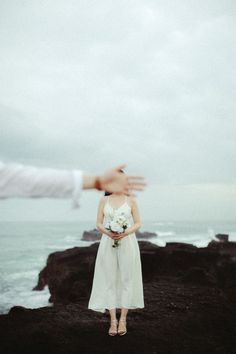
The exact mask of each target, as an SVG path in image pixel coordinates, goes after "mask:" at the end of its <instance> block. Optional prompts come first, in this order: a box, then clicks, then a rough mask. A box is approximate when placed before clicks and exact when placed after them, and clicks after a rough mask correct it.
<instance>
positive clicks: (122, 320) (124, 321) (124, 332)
mask: <svg viewBox="0 0 236 354" xmlns="http://www.w3.org/2000/svg"><path fill="white" fill-rule="evenodd" d="M119 322H123V323H124V325H125V330H123V329H122V330H118V332H117V333H118V334H119V335H120V336H123V335H124V334H126V333H127V329H126V320H124V319H122V318H121V319H120V321H119Z"/></svg>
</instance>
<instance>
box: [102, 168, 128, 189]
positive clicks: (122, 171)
mask: <svg viewBox="0 0 236 354" xmlns="http://www.w3.org/2000/svg"><path fill="white" fill-rule="evenodd" d="M119 171H120V172H122V173H125V172H124V171H123V170H119ZM111 194H112V193H110V192H107V191H105V193H104V195H111Z"/></svg>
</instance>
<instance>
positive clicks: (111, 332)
mask: <svg viewBox="0 0 236 354" xmlns="http://www.w3.org/2000/svg"><path fill="white" fill-rule="evenodd" d="M113 323H115V324H116V331H111V326H112V324H113ZM117 324H118V321H117V320H111V326H110V328H109V331H108V334H109V336H113V337H114V336H115V335H116V334H117Z"/></svg>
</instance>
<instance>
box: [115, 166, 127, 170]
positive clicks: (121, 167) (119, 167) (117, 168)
mask: <svg viewBox="0 0 236 354" xmlns="http://www.w3.org/2000/svg"><path fill="white" fill-rule="evenodd" d="M125 166H126V164H123V165H119V166H117V167H116V168H115V169H116V170H117V171H118V170H122V169H123V168H125Z"/></svg>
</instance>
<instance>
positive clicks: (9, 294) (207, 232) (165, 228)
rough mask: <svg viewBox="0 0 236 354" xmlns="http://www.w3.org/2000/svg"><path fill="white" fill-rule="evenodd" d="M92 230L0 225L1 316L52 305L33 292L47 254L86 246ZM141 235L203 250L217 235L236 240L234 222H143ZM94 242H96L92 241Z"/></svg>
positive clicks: (87, 225) (88, 226)
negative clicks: (149, 234) (14, 309)
mask: <svg viewBox="0 0 236 354" xmlns="http://www.w3.org/2000/svg"><path fill="white" fill-rule="evenodd" d="M94 228H95V224H94V221H84V222H79V223H78V222H73V223H72V222H71V223H67V222H0V313H1V314H4V313H8V311H9V309H10V308H11V307H12V306H17V305H18V306H25V307H28V308H38V307H43V306H52V304H51V303H49V302H48V299H49V297H50V293H49V290H48V287H47V286H46V287H45V289H44V290H43V291H34V290H32V289H33V287H34V286H35V285H36V284H37V281H38V274H39V272H40V271H41V270H42V269H43V268H44V266H45V265H46V261H47V257H48V255H49V254H50V253H53V252H56V251H63V250H65V249H68V248H72V247H75V246H77V247H86V246H89V245H91V244H92V243H93V242H92V241H89V242H88V241H82V240H81V237H82V234H83V232H84V231H85V230H87V231H88V230H92V229H94ZM140 231H141V232H144V231H148V232H154V233H156V236H154V237H153V238H151V239H148V241H150V242H153V243H155V244H157V245H158V246H161V247H163V246H165V245H166V243H167V242H185V243H189V244H193V245H195V246H197V247H206V246H207V245H208V243H209V242H210V241H211V240H212V239H215V234H216V233H227V234H229V240H230V241H236V222H233V221H228V222H223V221H222V222H220V221H217V222H216V221H214V222H210V221H207V222H206V221H202V222H193V221H152V220H149V221H146V222H145V221H143V222H142V227H141V229H140ZM95 242H96V241H95Z"/></svg>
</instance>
